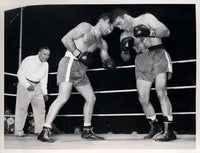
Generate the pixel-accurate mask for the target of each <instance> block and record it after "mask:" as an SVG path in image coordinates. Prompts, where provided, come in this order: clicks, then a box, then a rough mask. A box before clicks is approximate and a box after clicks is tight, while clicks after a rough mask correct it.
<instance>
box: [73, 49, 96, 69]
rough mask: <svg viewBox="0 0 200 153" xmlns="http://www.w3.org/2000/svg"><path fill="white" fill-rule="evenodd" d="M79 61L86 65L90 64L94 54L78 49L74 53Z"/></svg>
mask: <svg viewBox="0 0 200 153" xmlns="http://www.w3.org/2000/svg"><path fill="white" fill-rule="evenodd" d="M72 54H73V55H74V56H75V57H76V58H77V60H78V61H80V62H82V63H83V64H84V65H86V66H88V65H90V64H91V62H92V54H91V53H90V52H81V51H80V50H78V49H76V50H75V51H74V52H73V53H72Z"/></svg>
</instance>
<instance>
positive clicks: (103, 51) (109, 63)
mask: <svg viewBox="0 0 200 153" xmlns="http://www.w3.org/2000/svg"><path fill="white" fill-rule="evenodd" d="M100 57H101V60H102V63H103V67H104V68H105V69H107V70H108V71H111V72H112V71H114V70H115V69H116V67H117V65H116V63H115V62H114V60H113V59H111V57H110V56H109V54H108V45H107V43H106V41H105V40H103V39H102V43H101V46H100Z"/></svg>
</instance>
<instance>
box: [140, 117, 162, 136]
mask: <svg viewBox="0 0 200 153" xmlns="http://www.w3.org/2000/svg"><path fill="white" fill-rule="evenodd" d="M149 123H150V126H151V129H150V131H149V134H148V135H146V136H145V137H144V139H154V138H155V137H157V136H158V135H160V134H161V133H162V128H161V127H160V125H159V123H158V121H157V120H154V121H150V122H149Z"/></svg>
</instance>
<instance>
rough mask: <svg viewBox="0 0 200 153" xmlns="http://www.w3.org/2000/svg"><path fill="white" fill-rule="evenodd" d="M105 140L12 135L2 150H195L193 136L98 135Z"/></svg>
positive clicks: (66, 135) (60, 136)
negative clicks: (168, 138) (161, 139)
mask: <svg viewBox="0 0 200 153" xmlns="http://www.w3.org/2000/svg"><path fill="white" fill-rule="evenodd" d="M99 136H103V137H104V138H105V140H101V141H91V140H90V141H89V140H85V139H82V138H81V136H80V135H75V134H55V135H53V138H55V139H56V141H55V142H54V143H46V142H41V141H38V140H37V136H36V135H34V134H29V135H27V136H25V137H15V136H14V135H13V134H6V135H5V136H4V149H5V150H6V149H9V150H13V151H14V150H15V149H66V150H67V149H69V150H70V149H74V150H81V149H89V150H93V149H97V150H98V149H106V150H109V149H184V150H187V149H188V150H189V149H195V143H196V142H195V139H196V138H195V135H188V134H187V135H184V134H179V135H177V138H178V139H177V140H174V141H169V142H157V141H154V140H144V139H143V137H144V134H99Z"/></svg>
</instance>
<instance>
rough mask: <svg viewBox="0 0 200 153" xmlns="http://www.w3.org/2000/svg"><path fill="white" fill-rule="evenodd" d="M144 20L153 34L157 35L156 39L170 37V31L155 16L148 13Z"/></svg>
mask: <svg viewBox="0 0 200 153" xmlns="http://www.w3.org/2000/svg"><path fill="white" fill-rule="evenodd" d="M144 20H145V21H147V24H148V27H150V30H151V33H155V37H158V38H162V37H169V36H170V31H169V29H168V28H167V27H166V26H165V25H164V24H163V23H162V22H160V21H159V20H158V19H157V18H156V17H155V16H154V15H152V14H150V13H147V14H145V15H144Z"/></svg>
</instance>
